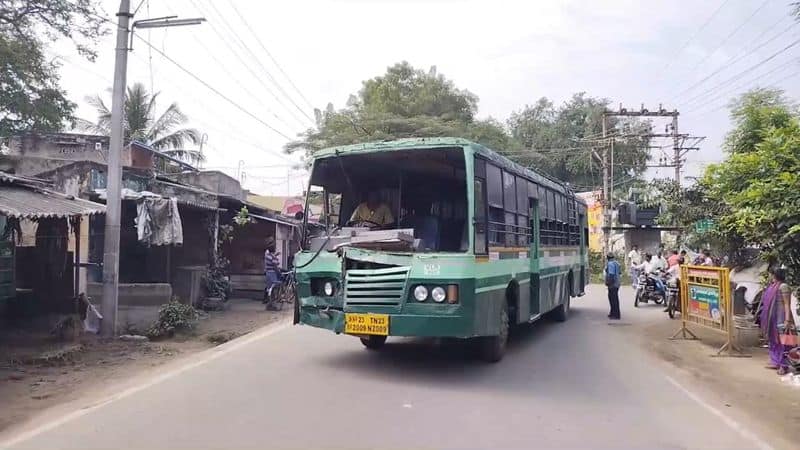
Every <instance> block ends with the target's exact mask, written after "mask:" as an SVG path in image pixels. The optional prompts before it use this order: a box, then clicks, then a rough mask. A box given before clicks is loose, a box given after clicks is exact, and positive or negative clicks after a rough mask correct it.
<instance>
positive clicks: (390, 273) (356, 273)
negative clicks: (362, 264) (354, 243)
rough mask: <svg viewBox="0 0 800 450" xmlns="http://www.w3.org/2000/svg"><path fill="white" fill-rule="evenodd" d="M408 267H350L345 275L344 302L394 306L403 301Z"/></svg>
mask: <svg viewBox="0 0 800 450" xmlns="http://www.w3.org/2000/svg"><path fill="white" fill-rule="evenodd" d="M408 271H409V268H408V267H387V268H382V269H350V270H348V271H347V273H346V275H345V291H344V293H345V302H346V303H347V304H349V305H365V306H366V305H380V306H396V305H399V304H401V303H402V302H403V296H404V295H405V288H406V278H407V277H408Z"/></svg>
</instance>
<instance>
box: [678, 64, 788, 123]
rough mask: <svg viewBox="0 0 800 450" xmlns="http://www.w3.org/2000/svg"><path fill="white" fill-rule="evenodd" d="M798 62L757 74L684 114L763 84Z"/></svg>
mask: <svg viewBox="0 0 800 450" xmlns="http://www.w3.org/2000/svg"><path fill="white" fill-rule="evenodd" d="M799 62H800V58H794V59H790V60H788V61H786V62H784V63H783V64H781V65H779V66H776V67H774V68H772V70H770V71H768V72H766V73H763V74H759V75H757V76H756V77H754V78H751V79H749V80H747V81H745V82H744V83H739V84H737V85H735V86H734V87H732V88H731V89H728V90H725V91H724V92H722V93H721V94H719V95H716V96H714V97H712V98H710V99H707V100H705V101H703V102H702V103H698V104H696V105H694V106H693V107H690V108H688V109H687V110H686V111H685V113H686V114H688V113H691V112H694V111H699V110H702V109H704V108H706V107H708V105H709V104H713V103H715V102H716V101H718V100H720V99H721V98H723V97H728V96H730V95H732V94H733V93H735V92H738V91H740V90H741V89H743V88H746V87H749V86H753V85H755V84H757V83H763V82H764V80H766V79H767V78H768V77H770V76H771V75H773V74H775V73H778V72H781V71H782V70H785V69H786V68H788V67H791V65H792V64H793V63H799Z"/></svg>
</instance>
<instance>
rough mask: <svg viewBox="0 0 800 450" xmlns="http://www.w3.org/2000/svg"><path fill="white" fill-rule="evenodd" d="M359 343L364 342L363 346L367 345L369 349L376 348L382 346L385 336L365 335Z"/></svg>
mask: <svg viewBox="0 0 800 450" xmlns="http://www.w3.org/2000/svg"><path fill="white" fill-rule="evenodd" d="M361 343H362V344H364V347H367V348H368V349H370V350H378V349H379V348H381V347H383V344H385V343H386V336H367V337H363V338H361Z"/></svg>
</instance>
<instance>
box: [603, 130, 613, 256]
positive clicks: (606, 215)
mask: <svg viewBox="0 0 800 450" xmlns="http://www.w3.org/2000/svg"><path fill="white" fill-rule="evenodd" d="M606 134H607V131H606V116H605V115H603V159H602V165H603V254H604V256H605V255H608V253H609V252H610V251H611V248H610V247H609V242H610V239H611V201H610V199H611V189H609V185H610V184H611V183H612V180H609V178H610V173H609V170H608V147H606V146H605V144H606V142H605V140H606Z"/></svg>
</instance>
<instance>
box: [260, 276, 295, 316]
mask: <svg viewBox="0 0 800 450" xmlns="http://www.w3.org/2000/svg"><path fill="white" fill-rule="evenodd" d="M296 296H297V279H296V278H295V275H294V270H287V271H282V272H281V279H280V281H279V282H278V283H277V284H274V285H272V286H271V287H270V288H269V289H268V291H267V295H266V297H267V307H266V309H268V310H272V311H282V310H283V304H284V303H292V302H294V300H295V297H296Z"/></svg>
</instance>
